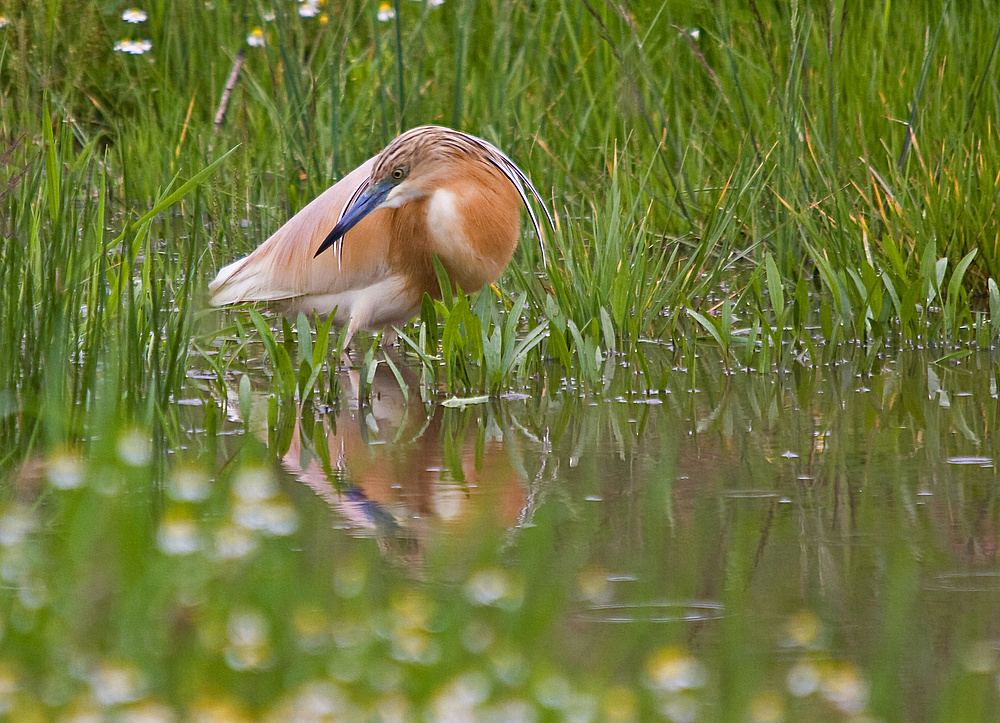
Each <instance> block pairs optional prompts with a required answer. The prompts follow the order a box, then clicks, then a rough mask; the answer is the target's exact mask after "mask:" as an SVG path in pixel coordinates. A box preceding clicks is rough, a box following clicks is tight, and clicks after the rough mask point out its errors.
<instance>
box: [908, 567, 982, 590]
mask: <svg viewBox="0 0 1000 723" xmlns="http://www.w3.org/2000/svg"><path fill="white" fill-rule="evenodd" d="M925 588H926V589H927V590H942V591H945V592H1000V572H995V571H987V570H980V571H968V570H963V571H961V572H944V573H941V574H940V575H935V576H934V578H932V579H931V581H930V582H928V583H927V585H925Z"/></svg>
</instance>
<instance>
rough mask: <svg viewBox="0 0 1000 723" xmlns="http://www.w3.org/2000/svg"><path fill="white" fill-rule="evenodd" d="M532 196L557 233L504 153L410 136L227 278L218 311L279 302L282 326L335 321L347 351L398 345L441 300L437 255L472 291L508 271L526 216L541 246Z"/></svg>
mask: <svg viewBox="0 0 1000 723" xmlns="http://www.w3.org/2000/svg"><path fill="white" fill-rule="evenodd" d="M526 188H527V191H529V192H530V193H531V195H532V196H534V197H535V200H536V201H537V202H538V204H539V205H540V206H541V208H542V210H543V211H544V212H545V216H546V218H548V220H549V224H550V225H551V224H552V217H551V216H549V212H548V209H547V208H545V203H544V202H543V201H542V198H541V196H540V195H539V193H538V191H537V190H535V187H534V186H533V185H532V183H531V181H530V180H529V179H528V177H527V175H526V174H525V173H524V172H523V171H522V170H521V169H520V168H518V167H517V165H515V163H514V162H513V161H512V160H511V159H510V158H508V157H507V156H506V155H505V154H504V153H503V152H502V151H501V150H500V149H498V148H497V147H496V146H494V145H492V144H490V143H487V142H486V141H484V140H482V139H481V138H476V137H475V136H471V135H468V134H467V133H461V132H459V131H455V130H452V129H450V128H442V127H440V126H421V127H419V128H414V129H412V130H409V131H407V132H406V133H403V134H402V135H401V136H399V137H397V138H396V139H395V140H393V141H392V142H391V143H390V144H389V145H388V146H386V148H385V150H383V151H382V152H381V153H379V154H378V155H377V156H375V157H373V158H369V159H368V160H367V161H365V162H364V163H362V164H361V165H360V166H358V167H357V168H356V169H354V170H353V171H351V172H350V173H348V174H347V175H346V176H344V178H342V179H341V180H340V181H338V182H337V183H336V184H334V185H333V186H331V187H330V188H328V189H327V190H326V191H324V192H323V193H322V194H320V195H319V196H318V197H316V199H314V200H313V201H312V202H311V203H309V204H308V205H307V206H306V207H305V208H303V209H302V210H301V211H299V212H298V213H297V214H295V216H293V217H292V218H291V219H289V221H288V222H287V223H285V225H284V226H282V227H281V228H279V229H278V230H277V231H275V232H274V234H273V235H272V236H271V237H270V238H269V239H267V241H265V242H264V243H263V244H261V245H260V246H258V247H257V248H256V249H255V250H254V251H253V252H252V253H251V254H250V255H249V256H246V257H245V258H242V259H240V260H239V261H235V262H233V263H231V264H229V265H228V266H226V267H224V268H223V269H222V270H220V271H219V274H218V276H216V277H215V280H214V281H212V283H211V284H209V290H210V291H211V292H212V298H211V302H210V303H211V304H212V305H214V306H222V305H225V304H235V303H240V302H253V301H262V302H273V303H275V304H276V305H277V306H278V307H279V308H280V310H281V311H283V312H284V313H286V314H293V315H296V314H298V312H300V311H303V312H305V313H307V314H317V315H319V316H327V315H329V314H334V315H335V316H334V322H335V323H337V324H339V325H344V324H346V325H347V338H348V340H350V338H351V336H352V335H353V334H354V332H355V331H357V330H358V329H365V330H368V331H380V330H385V332H386V334H385V335H384V336H383V339H384V340H387V339H391V338H394V336H395V332H394V327H397V326H402V325H403V324H405V323H406V322H408V321H409V320H410V319H412V318H413V317H414V316H416V315H417V314H418V313H419V311H420V304H421V299H422V298H423V295H424V293H425V292H426V293H429V294H430V295H431V296H435V297H439V296H440V291H439V286H438V280H437V275H436V274H435V271H434V263H433V255H434V254H437V256H438V258H439V259H440V260H441V263H442V264H443V266H444V268H445V270H446V271H447V272H448V276H449V278H450V280H451V282H452V284H453V285H455V284H457V285H458V286H460V287H461V288H462V289H464V290H465V291H473V290H476V289H479V288H480V287H482V286H483V285H484V284H487V283H491V282H493V281H495V280H496V279H497V277H499V276H500V273H501V272H502V271H503V270H504V268H506V266H507V263H508V262H509V261H510V258H511V256H512V255H513V253H514V248H515V247H516V246H517V239H518V236H519V233H520V210H521V207H522V206H523V207H524V208H526V209H527V210H528V215H529V217H530V218H531V222H532V225H533V226H534V230H535V234H536V235H537V237H538V240H539V243H540V244H541V242H542V233H541V229H540V228H539V224H538V217H537V216H536V215H535V212H534V211H533V210H532V207H531V204H530V203H529V201H528V195H527V193H526V191H525V189H526ZM327 249H330V250H331V253H323V252H324V251H326V250H327ZM543 258H544V249H543Z"/></svg>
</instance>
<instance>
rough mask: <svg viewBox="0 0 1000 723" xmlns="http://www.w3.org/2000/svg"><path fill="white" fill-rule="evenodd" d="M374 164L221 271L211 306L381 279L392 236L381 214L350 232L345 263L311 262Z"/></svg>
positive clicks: (331, 290) (329, 258)
mask: <svg viewBox="0 0 1000 723" xmlns="http://www.w3.org/2000/svg"><path fill="white" fill-rule="evenodd" d="M374 162H375V159H374V158H369V159H368V160H367V161H365V162H364V163H362V164H361V165H360V166H358V167H357V168H356V169H354V170H353V171H351V172H350V173H348V174H347V175H346V176H344V177H343V178H342V179H341V180H339V181H338V182H337V183H335V184H334V185H332V186H331V187H330V188H328V189H326V190H325V191H324V192H323V193H321V194H320V195H319V196H317V197H316V198H315V199H314V200H313V201H311V202H310V203H309V204H308V205H307V206H306V207H305V208H303V209H302V210H301V211H299V212H298V213H297V214H295V215H294V216H293V217H292V218H290V219H289V220H288V221H287V222H286V223H285V225H284V226H282V227H281V228H279V229H278V230H277V231H275V232H274V234H272V235H271V237H270V238H269V239H267V241H265V242H264V243H262V244H261V245H260V246H258V247H257V248H256V249H255V250H254V251H253V252H252V253H251V254H250V255H249V256H247V257H245V258H242V259H240V260H238V261H234V262H233V263H231V264H229V265H228V266H226V267H224V268H222V269H221V270H220V271H219V273H218V275H217V276H216V277H215V279H214V280H213V281H212V282H211V283H210V284H209V286H208V289H209V291H210V292H211V293H212V297H211V299H210V303H211V304H212V305H213V306H223V305H225V304H236V303H240V302H246V301H281V300H286V299H295V298H299V297H307V296H315V295H324V294H336V293H340V292H343V291H348V290H351V289H356V288H360V287H364V286H368V285H370V284H372V283H374V282H376V281H378V280H380V278H381V275H383V274H384V273H385V272H384V267H385V264H384V259H385V258H386V254H387V251H388V245H389V238H390V237H389V227H388V219H387V218H386V217H385V214H384V213H380V212H378V211H376V212H374V213H372V214H370V215H369V216H367V217H366V218H364V219H363V220H362V221H361V222H360V223H358V224H357V226H355V227H354V228H353V229H351V231H350V232H349V236H350V237H351V239H350V243H348V244H346V248H345V250H344V256H343V259H342V260H341V263H339V264H338V260H337V257H336V255H335V254H333V253H323V254H320V255H319V256H318V257H316V258H313V256H314V254H315V253H316V249H317V248H318V247H319V245H320V243H322V242H323V240H324V239H325V238H326V236H327V234H329V233H330V230H331V229H333V227H334V225H335V224H336V222H337V219H338V218H339V217H340V215H341V212H342V209H343V208H344V206H345V204H346V203H347V202H348V201H349V200H350V199H351V198H352V197H354V195H355V193H356V192H357V190H358V189H359V188H361V187H362V186H364V184H365V183H366V182H367V181H368V178H369V176H370V175H371V170H372V166H373V165H374Z"/></svg>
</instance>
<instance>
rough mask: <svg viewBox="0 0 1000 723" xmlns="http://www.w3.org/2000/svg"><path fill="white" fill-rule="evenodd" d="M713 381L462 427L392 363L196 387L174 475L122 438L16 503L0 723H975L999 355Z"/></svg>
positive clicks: (989, 587) (21, 483)
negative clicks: (91, 721) (284, 397)
mask: <svg viewBox="0 0 1000 723" xmlns="http://www.w3.org/2000/svg"><path fill="white" fill-rule="evenodd" d="M699 364H700V365H701V366H699V367H698V368H697V369H695V370H694V371H693V372H692V370H690V369H683V368H675V369H673V370H672V371H671V372H670V374H669V375H668V376H667V379H668V387H667V388H665V389H657V390H645V391H643V392H642V393H640V394H637V393H634V392H628V391H627V389H626V385H624V384H620V383H619V381H616V380H614V379H612V380H610V381H609V385H608V388H607V390H606V392H605V393H603V394H595V393H586V394H577V393H573V394H570V393H567V392H564V391H551V390H546V389H540V390H531V391H532V393H531V394H520V393H516V394H509V395H506V396H505V397H503V398H499V399H496V398H494V399H489V400H485V401H482V400H477V401H475V402H473V403H468V404H466V405H464V406H463V405H458V406H444V405H442V404H441V403H440V402H441V401H442V400H441V399H440V398H435V399H434V401H425V400H424V399H423V398H422V395H421V390H420V388H419V385H418V384H417V381H416V380H417V378H418V377H417V374H416V372H415V371H413V370H407V371H405V374H404V376H405V377H406V379H407V380H408V382H409V383H410V384H411V386H409V387H408V391H407V393H406V394H404V393H403V392H402V390H401V388H400V385H399V382H398V381H397V380H396V377H395V376H394V375H392V374H391V373H390V372H389V370H388V368H387V367H386V366H385V365H380V366H379V367H378V369H377V371H376V373H375V375H374V377H373V378H372V380H371V393H370V395H365V394H362V395H360V399H359V395H358V389H359V386H360V384H361V377H360V372H359V370H357V369H353V370H341V375H340V379H339V381H340V383H341V386H342V389H343V394H342V395H341V397H340V398H339V400H338V402H337V404H336V405H335V406H334V407H333V408H327V407H323V406H321V405H319V404H307V405H305V406H297V405H294V404H284V405H282V404H278V403H277V402H276V401H275V400H273V399H269V398H268V392H267V390H268V386H267V384H266V383H263V384H262V385H260V386H261V390H260V391H259V392H254V393H253V394H252V398H251V401H252V410H253V412H252V416H251V418H250V419H249V420H246V421H244V420H242V419H240V418H239V412H238V409H239V408H240V404H239V401H238V392H237V389H238V380H237V379H236V378H235V377H234V378H233V379H232V380H231V390H232V391H231V397H230V399H229V400H228V402H229V403H228V405H224V402H225V401H226V400H221V399H214V400H213V399H212V397H211V395H210V394H209V393H208V392H206V390H208V389H210V387H208V386H205V385H204V384H202V383H201V380H200V379H199V378H198V377H199V375H198V374H197V373H192V379H191V380H190V385H189V386H190V389H191V394H190V396H189V398H187V399H185V400H181V402H180V403H181V404H182V410H183V413H182V414H183V418H184V419H185V420H186V424H187V430H186V431H185V432H184V435H183V439H182V440H181V441H180V442H179V443H175V444H173V445H171V444H168V445H167V447H168V448H167V449H166V450H165V452H164V453H163V454H160V450H159V448H158V446H157V444H151V443H150V434H149V431H148V430H143V429H137V428H133V427H131V426H128V425H124V426H122V425H119V424H118V423H117V421H114V420H112V421H111V422H109V424H108V428H107V431H106V433H104V434H102V435H99V438H97V439H95V440H93V441H91V442H90V443H89V444H88V445H87V446H86V447H84V448H73V449H66V450H62V451H57V452H55V453H53V454H51V455H50V456H48V457H47V458H45V459H41V458H39V459H33V460H30V461H29V462H27V463H26V464H24V465H23V466H22V468H21V469H20V470H19V472H18V474H17V475H16V477H14V478H13V479H12V480H11V485H10V489H11V494H10V495H9V496H8V498H7V499H6V501H5V502H4V507H3V509H2V511H0V544H2V548H0V574H2V576H3V581H4V586H3V591H2V593H0V600H2V601H3V602H2V618H0V644H2V648H0V649H2V652H0V710H3V711H5V712H6V714H7V715H9V716H11V717H12V719H17V720H28V719H30V718H31V717H32V716H33V717H34V718H35V719H38V720H46V719H65V720H81V719H83V718H85V717H86V716H88V715H91V714H92V715H94V716H97V719H101V717H103V718H105V719H114V720H291V719H297V720H351V721H353V720H373V721H375V720H383V721H388V720H477V721H478V720H502V721H510V720H528V721H530V720H578V721H586V720H673V721H694V720H741V721H746V720H757V721H777V720H815V721H825V720H831V721H833V720H863V719H885V720H991V719H992V718H991V716H992V715H993V712H994V711H995V710H996V705H997V703H998V701H997V689H998V672H1000V668H998V622H997V621H998V619H1000V618H998V613H1000V565H998V563H997V534H998V529H1000V528H998V505H997V501H996V499H995V489H996V483H997V480H996V469H995V461H996V460H997V459H998V454H997V449H996V446H997V435H996V434H995V432H994V429H995V427H996V423H997V413H996V411H997V399H996V390H995V388H994V387H993V382H992V377H993V375H992V371H991V369H992V359H991V357H990V356H989V355H985V354H984V355H980V356H972V357H969V358H967V359H965V360H964V361H962V362H961V363H956V364H938V363H935V362H934V358H933V357H932V356H931V355H928V354H918V353H910V354H903V355H899V356H898V357H896V358H893V359H890V360H886V362H885V363H884V365H883V369H882V371H880V372H879V373H875V374H868V375H864V376H861V375H858V374H856V373H855V372H854V371H853V369H852V368H851V367H850V366H849V365H846V364H845V365H842V366H839V367H832V368H829V369H825V370H819V371H817V370H808V369H804V368H803V369H798V370H795V371H793V372H792V373H790V374H788V375H786V376H783V377H776V376H771V375H767V376H765V375H750V374H743V373H726V372H725V371H724V370H723V369H721V368H716V367H714V366H713V365H712V364H710V363H708V362H704V363H702V362H699ZM411 372H412V375H411ZM619 386H620V387H621V390H619V389H618V387H619ZM224 406H225V408H226V410H227V411H226V414H225V415H223V414H222V409H223V407H224ZM869 716H870V718H866V717H869Z"/></svg>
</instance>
